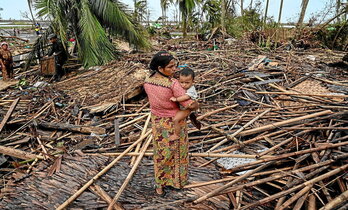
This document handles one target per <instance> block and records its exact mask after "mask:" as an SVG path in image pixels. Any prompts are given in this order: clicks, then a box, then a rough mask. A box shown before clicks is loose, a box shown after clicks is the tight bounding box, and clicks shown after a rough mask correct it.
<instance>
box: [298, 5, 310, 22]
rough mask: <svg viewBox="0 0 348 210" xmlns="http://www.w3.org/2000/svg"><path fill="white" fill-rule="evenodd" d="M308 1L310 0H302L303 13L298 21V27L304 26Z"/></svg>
mask: <svg viewBox="0 0 348 210" xmlns="http://www.w3.org/2000/svg"><path fill="white" fill-rule="evenodd" d="M308 2H309V0H302V4H301V13H300V18H299V19H298V22H297V27H302V24H303V20H304V17H305V15H306V10H307V6H308Z"/></svg>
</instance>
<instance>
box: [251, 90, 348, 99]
mask: <svg viewBox="0 0 348 210" xmlns="http://www.w3.org/2000/svg"><path fill="white" fill-rule="evenodd" d="M255 93H257V94H274V95H290V96H291V95H294V96H318V97H327V98H348V95H328V94H312V93H294V92H267V91H259V92H255Z"/></svg>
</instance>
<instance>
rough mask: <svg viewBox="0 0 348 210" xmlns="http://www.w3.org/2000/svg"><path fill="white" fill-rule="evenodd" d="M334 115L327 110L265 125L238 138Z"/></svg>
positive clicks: (242, 133)
mask: <svg viewBox="0 0 348 210" xmlns="http://www.w3.org/2000/svg"><path fill="white" fill-rule="evenodd" d="M332 113H333V112H332V111H331V110H325V111H321V112H317V113H313V114H309V115H305V116H302V117H296V118H292V119H288V120H284V121H281V122H276V123H272V124H268V125H264V126H261V127H258V128H254V129H250V130H247V131H243V132H241V133H239V135H238V136H248V135H252V134H256V133H260V132H263V131H266V130H271V129H274V128H278V127H281V126H284V125H290V124H293V123H297V122H299V121H301V120H305V119H311V118H314V117H318V116H322V115H327V114H332Z"/></svg>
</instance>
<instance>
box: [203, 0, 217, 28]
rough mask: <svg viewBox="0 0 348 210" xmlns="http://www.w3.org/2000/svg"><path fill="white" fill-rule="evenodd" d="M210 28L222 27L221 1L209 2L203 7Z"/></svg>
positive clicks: (209, 0) (211, 0) (213, 0)
mask: <svg viewBox="0 0 348 210" xmlns="http://www.w3.org/2000/svg"><path fill="white" fill-rule="evenodd" d="M202 11H203V12H204V13H205V15H206V17H207V20H208V23H209V26H210V28H215V27H217V26H218V25H220V21H221V0H207V1H205V2H204V4H203V6H202Z"/></svg>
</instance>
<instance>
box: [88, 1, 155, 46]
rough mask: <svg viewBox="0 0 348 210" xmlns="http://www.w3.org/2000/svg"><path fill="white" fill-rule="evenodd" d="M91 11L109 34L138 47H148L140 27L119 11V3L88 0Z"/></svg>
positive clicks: (127, 15)
mask: <svg viewBox="0 0 348 210" xmlns="http://www.w3.org/2000/svg"><path fill="white" fill-rule="evenodd" d="M89 2H90V4H91V10H92V11H93V12H94V13H95V14H96V16H97V17H98V19H99V20H100V21H101V22H102V24H103V25H105V26H106V27H108V28H110V32H111V33H112V34H114V35H119V36H121V37H122V38H124V39H125V40H127V41H128V42H129V43H131V44H134V45H135V46H138V47H144V48H148V47H149V46H150V45H149V43H148V41H147V39H146V36H145V34H144V33H141V31H142V30H141V26H140V25H136V24H135V23H133V22H132V21H131V16H130V15H129V14H126V13H125V12H124V11H123V10H121V9H120V6H122V5H120V4H119V3H115V2H113V1H111V0H90V1H89Z"/></svg>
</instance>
